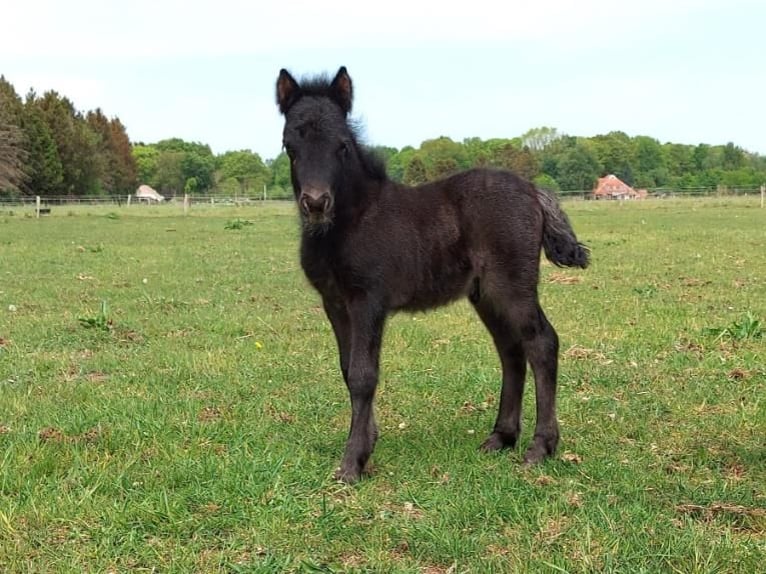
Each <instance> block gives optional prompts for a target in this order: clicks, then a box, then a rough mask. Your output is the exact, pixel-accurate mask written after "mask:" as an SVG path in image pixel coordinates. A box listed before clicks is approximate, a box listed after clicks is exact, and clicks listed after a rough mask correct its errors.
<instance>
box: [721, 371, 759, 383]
mask: <svg viewBox="0 0 766 574" xmlns="http://www.w3.org/2000/svg"><path fill="white" fill-rule="evenodd" d="M726 376H727V377H729V378H730V379H732V380H733V381H746V380H747V379H749V378H750V377H752V376H753V372H752V371H749V370H747V369H740V368H736V369H732V370H731V371H729V372H728V374H727V375H726Z"/></svg>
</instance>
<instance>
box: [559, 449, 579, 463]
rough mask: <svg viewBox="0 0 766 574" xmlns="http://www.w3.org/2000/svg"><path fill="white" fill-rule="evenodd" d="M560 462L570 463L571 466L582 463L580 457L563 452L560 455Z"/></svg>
mask: <svg viewBox="0 0 766 574" xmlns="http://www.w3.org/2000/svg"><path fill="white" fill-rule="evenodd" d="M561 460H564V461H566V462H571V463H572V464H580V463H581V462H582V457H581V456H580V455H579V454H575V453H573V452H565V453H563V454H562V455H561Z"/></svg>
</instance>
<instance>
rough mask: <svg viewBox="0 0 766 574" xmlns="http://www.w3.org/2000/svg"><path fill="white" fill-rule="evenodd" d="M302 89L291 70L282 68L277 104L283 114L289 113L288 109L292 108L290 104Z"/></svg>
mask: <svg viewBox="0 0 766 574" xmlns="http://www.w3.org/2000/svg"><path fill="white" fill-rule="evenodd" d="M300 90H301V87H300V86H299V85H298V82H296V81H295V78H293V77H292V76H291V75H290V72H288V71H287V70H285V69H284V68H282V69H281V70H280V71H279V77H278V78H277V104H278V105H279V111H280V112H282V114H286V113H287V110H289V109H290V106H292V105H293V103H294V102H295V100H296V99H297V96H298V93H299V92H300Z"/></svg>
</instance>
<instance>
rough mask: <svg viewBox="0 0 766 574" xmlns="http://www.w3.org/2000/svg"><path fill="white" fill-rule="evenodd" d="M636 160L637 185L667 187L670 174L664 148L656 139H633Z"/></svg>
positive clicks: (640, 137) (642, 137)
mask: <svg viewBox="0 0 766 574" xmlns="http://www.w3.org/2000/svg"><path fill="white" fill-rule="evenodd" d="M633 145H634V150H635V151H634V153H635V158H636V178H635V182H634V183H635V185H636V186H640V187H658V186H662V185H665V183H667V180H668V172H667V168H666V167H665V156H664V154H663V153H662V146H661V145H660V142H658V141H657V140H656V139H654V138H650V137H646V136H637V137H635V138H633Z"/></svg>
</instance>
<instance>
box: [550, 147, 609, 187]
mask: <svg viewBox="0 0 766 574" xmlns="http://www.w3.org/2000/svg"><path fill="white" fill-rule="evenodd" d="M557 171H558V174H559V175H558V177H557V178H556V180H557V181H558V182H559V185H560V186H561V188H562V189H565V190H590V189H593V185H594V184H595V183H596V179H597V178H598V176H599V174H600V173H601V172H602V171H603V167H602V166H601V164H600V163H599V161H598V158H597V157H596V154H595V153H593V151H591V149H590V147H589V146H588V145H586V143H585V142H577V144H576V145H575V146H573V147H570V148H567V149H566V150H565V151H564V152H563V154H562V155H561V157H560V158H559V160H558V167H557Z"/></svg>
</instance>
